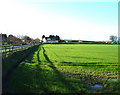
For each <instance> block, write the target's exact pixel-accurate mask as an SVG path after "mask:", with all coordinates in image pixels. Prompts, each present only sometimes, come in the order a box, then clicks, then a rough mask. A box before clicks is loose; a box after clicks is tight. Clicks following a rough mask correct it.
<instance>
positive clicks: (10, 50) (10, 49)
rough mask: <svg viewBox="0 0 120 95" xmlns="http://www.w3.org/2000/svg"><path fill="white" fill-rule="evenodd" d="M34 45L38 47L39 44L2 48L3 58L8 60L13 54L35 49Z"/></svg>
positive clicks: (0, 48)
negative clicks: (31, 48)
mask: <svg viewBox="0 0 120 95" xmlns="http://www.w3.org/2000/svg"><path fill="white" fill-rule="evenodd" d="M34 45H38V44H31V45H19V46H9V47H0V53H1V54H2V58H6V57H8V56H10V55H11V54H13V53H14V52H18V51H22V50H25V49H28V48H30V47H33V46H34Z"/></svg>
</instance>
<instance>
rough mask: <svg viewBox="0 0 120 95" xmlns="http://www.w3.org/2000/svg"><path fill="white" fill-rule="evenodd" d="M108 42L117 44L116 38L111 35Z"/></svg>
mask: <svg viewBox="0 0 120 95" xmlns="http://www.w3.org/2000/svg"><path fill="white" fill-rule="evenodd" d="M110 40H111V41H112V42H113V43H117V36H114V35H111V36H110Z"/></svg>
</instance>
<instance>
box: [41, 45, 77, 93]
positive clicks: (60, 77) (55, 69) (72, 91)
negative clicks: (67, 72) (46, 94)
mask: <svg viewBox="0 0 120 95" xmlns="http://www.w3.org/2000/svg"><path fill="white" fill-rule="evenodd" d="M42 49H43V54H44V57H45V59H46V60H47V61H48V62H49V63H50V65H49V67H50V68H52V69H53V70H54V72H55V73H56V75H57V77H59V80H60V81H61V82H62V83H63V84H64V85H65V87H66V88H67V89H68V90H69V91H70V92H71V93H75V92H76V91H77V89H76V88H74V87H73V86H72V85H71V84H70V83H69V82H68V81H67V80H66V79H65V77H64V76H63V75H62V73H60V72H59V71H58V69H57V68H56V67H55V66H54V64H53V63H52V62H51V61H50V59H49V57H48V56H47V54H46V51H45V49H44V47H42Z"/></svg>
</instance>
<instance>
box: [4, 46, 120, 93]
mask: <svg viewBox="0 0 120 95" xmlns="http://www.w3.org/2000/svg"><path fill="white" fill-rule="evenodd" d="M118 71H119V68H118V46H117V45H88V44H84V45H82V44H80V45H69V44H67V45H53V44H51V45H49V44H47V45H41V46H40V47H39V48H38V50H37V51H36V52H33V54H31V55H30V56H29V57H28V58H27V59H26V60H24V61H23V62H22V63H20V65H19V66H18V68H16V70H15V72H14V73H13V76H12V77H11V80H9V82H8V84H7V86H6V90H5V91H4V93H5V92H7V93H34V94H35V93H36V94H42V93H69V94H70V93H82V94H83V93H84V94H88V93H118V87H120V85H118V84H119V83H120V81H119V80H117V81H108V79H110V78H111V79H112V78H116V79H118ZM94 84H101V85H103V88H102V89H98V90H94V89H92V88H91V86H92V85H94Z"/></svg>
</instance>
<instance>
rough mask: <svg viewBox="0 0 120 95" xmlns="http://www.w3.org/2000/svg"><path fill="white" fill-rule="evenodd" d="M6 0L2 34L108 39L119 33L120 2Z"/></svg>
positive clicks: (3, 6) (2, 5)
mask: <svg viewBox="0 0 120 95" xmlns="http://www.w3.org/2000/svg"><path fill="white" fill-rule="evenodd" d="M6 1H7V0H5V1H4V0H3V1H2V2H1V3H0V4H1V6H0V12H1V13H2V15H1V16H0V20H1V22H0V26H2V28H0V32H2V33H7V34H14V35H16V36H17V35H28V36H30V37H32V38H37V37H38V38H41V36H42V35H43V34H44V35H46V36H49V35H59V36H60V37H61V38H62V39H80V40H96V41H107V40H109V36H110V35H118V2H117V1H116V2H88V1H86V2H78V1H76V2H75V1H74V2H71V1H66V2H53V1H51V2H41V0H34V1H30V0H11V1H7V2H6ZM106 1H107V0H106ZM1 9H3V10H1Z"/></svg>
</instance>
